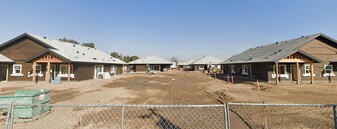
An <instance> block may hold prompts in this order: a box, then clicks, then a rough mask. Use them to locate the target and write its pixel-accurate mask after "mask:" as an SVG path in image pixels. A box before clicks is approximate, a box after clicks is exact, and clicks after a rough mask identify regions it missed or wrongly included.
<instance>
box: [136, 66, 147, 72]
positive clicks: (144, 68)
mask: <svg viewBox="0 0 337 129" xmlns="http://www.w3.org/2000/svg"><path fill="white" fill-rule="evenodd" d="M133 67H134V69H135V72H146V71H147V66H146V65H133Z"/></svg>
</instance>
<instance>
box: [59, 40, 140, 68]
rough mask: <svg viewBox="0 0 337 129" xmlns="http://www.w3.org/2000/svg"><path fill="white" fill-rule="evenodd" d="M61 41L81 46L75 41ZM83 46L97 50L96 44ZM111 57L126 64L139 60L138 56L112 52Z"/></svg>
mask: <svg viewBox="0 0 337 129" xmlns="http://www.w3.org/2000/svg"><path fill="white" fill-rule="evenodd" d="M59 40H60V41H63V42H69V43H73V44H77V45H79V44H81V43H80V42H78V41H76V40H74V39H67V38H60V39H59ZM81 45H83V46H86V47H91V48H95V43H92V42H90V43H82V44H81ZM110 55H111V56H112V57H114V58H117V59H120V60H122V61H124V62H127V63H128V62H131V61H134V60H137V59H139V57H138V56H129V55H126V56H124V55H123V54H121V53H118V52H112V53H111V54H110Z"/></svg>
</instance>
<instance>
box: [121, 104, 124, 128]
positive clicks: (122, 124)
mask: <svg viewBox="0 0 337 129" xmlns="http://www.w3.org/2000/svg"><path fill="white" fill-rule="evenodd" d="M121 129H124V106H122V112H121Z"/></svg>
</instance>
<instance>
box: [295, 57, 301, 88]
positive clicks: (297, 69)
mask: <svg viewBox="0 0 337 129" xmlns="http://www.w3.org/2000/svg"><path fill="white" fill-rule="evenodd" d="M296 73H297V77H296V78H297V84H300V82H301V81H300V80H301V70H300V65H299V63H298V62H296Z"/></svg>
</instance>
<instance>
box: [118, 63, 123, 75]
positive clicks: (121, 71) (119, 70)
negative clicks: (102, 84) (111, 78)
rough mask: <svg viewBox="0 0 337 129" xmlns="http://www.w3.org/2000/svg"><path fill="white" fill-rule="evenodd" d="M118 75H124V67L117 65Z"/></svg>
mask: <svg viewBox="0 0 337 129" xmlns="http://www.w3.org/2000/svg"><path fill="white" fill-rule="evenodd" d="M117 72H118V75H120V74H123V65H117Z"/></svg>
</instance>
